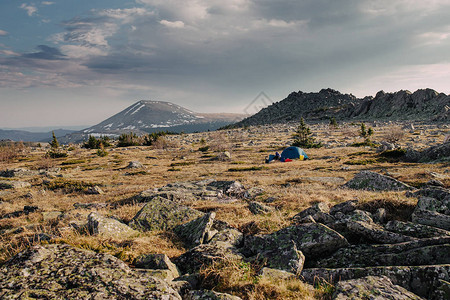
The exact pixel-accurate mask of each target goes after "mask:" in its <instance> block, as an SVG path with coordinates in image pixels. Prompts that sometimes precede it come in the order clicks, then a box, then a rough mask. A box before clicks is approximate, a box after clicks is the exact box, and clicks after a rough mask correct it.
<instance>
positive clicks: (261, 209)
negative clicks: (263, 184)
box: [248, 201, 275, 215]
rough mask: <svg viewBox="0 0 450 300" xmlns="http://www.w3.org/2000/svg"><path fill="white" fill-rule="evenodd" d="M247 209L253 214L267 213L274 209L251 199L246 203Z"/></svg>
mask: <svg viewBox="0 0 450 300" xmlns="http://www.w3.org/2000/svg"><path fill="white" fill-rule="evenodd" d="M248 209H249V210H250V212H251V213H252V214H254V215H261V214H267V213H270V212H273V211H275V209H274V208H273V207H271V206H268V205H265V204H262V203H260V202H256V201H251V202H250V203H249V204H248Z"/></svg>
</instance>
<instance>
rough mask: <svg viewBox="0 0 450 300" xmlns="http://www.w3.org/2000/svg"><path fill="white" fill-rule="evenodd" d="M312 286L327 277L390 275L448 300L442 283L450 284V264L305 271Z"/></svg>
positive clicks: (398, 282)
mask: <svg viewBox="0 0 450 300" xmlns="http://www.w3.org/2000/svg"><path fill="white" fill-rule="evenodd" d="M301 276H302V277H303V279H304V280H305V281H306V282H308V283H314V282H315V281H317V280H318V278H323V279H325V280H327V281H328V282H331V283H336V282H338V281H342V280H351V279H357V278H362V277H366V276H386V277H388V278H389V279H390V280H391V281H392V283H393V284H395V285H399V286H402V287H403V288H405V289H407V290H409V291H411V292H413V293H414V294H416V295H418V296H420V297H423V298H426V299H438V300H445V299H448V298H445V295H444V293H443V291H442V290H443V289H442V285H443V282H442V281H447V282H448V281H449V279H450V278H449V276H450V265H431V266H413V267H410V266H390V267H370V268H339V269H322V268H312V269H303V272H302V274H301Z"/></svg>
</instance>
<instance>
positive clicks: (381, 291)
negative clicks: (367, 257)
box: [332, 276, 423, 300]
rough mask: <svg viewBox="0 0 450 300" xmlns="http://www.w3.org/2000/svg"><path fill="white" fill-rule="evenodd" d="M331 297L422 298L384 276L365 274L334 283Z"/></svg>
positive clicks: (398, 299) (339, 299) (409, 299)
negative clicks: (357, 277) (364, 275)
mask: <svg viewBox="0 0 450 300" xmlns="http://www.w3.org/2000/svg"><path fill="white" fill-rule="evenodd" d="M332 299H336V300H345V299H392V300H420V299H423V298H421V297H419V296H417V295H416V294H413V293H411V292H410V291H408V290H407V289H405V288H403V287H401V286H398V285H395V284H393V283H392V281H391V280H390V279H389V278H388V277H386V276H367V277H363V278H359V279H350V280H343V281H339V282H338V283H337V284H336V287H335V291H334V293H333V296H332Z"/></svg>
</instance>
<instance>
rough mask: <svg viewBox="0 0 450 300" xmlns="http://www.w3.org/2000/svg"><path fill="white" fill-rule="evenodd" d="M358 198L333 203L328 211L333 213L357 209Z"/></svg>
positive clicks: (345, 212) (346, 212)
mask: <svg viewBox="0 0 450 300" xmlns="http://www.w3.org/2000/svg"><path fill="white" fill-rule="evenodd" d="M357 205H358V200H349V201H345V202H342V203H339V204H336V205H334V206H333V207H331V208H330V211H329V213H330V214H331V215H334V214H336V213H338V212H339V213H343V214H348V213H351V212H352V211H354V210H355V209H357Z"/></svg>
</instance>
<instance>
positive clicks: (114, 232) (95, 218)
mask: <svg viewBox="0 0 450 300" xmlns="http://www.w3.org/2000/svg"><path fill="white" fill-rule="evenodd" d="M88 230H89V232H90V233H91V234H93V235H102V236H105V237H111V238H131V237H135V236H137V235H139V232H138V231H136V230H134V229H132V228H131V227H129V226H128V225H126V224H124V223H122V222H119V221H118V220H116V219H113V218H107V217H104V216H102V215H99V214H97V213H95V212H92V213H90V214H89V216H88Z"/></svg>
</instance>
